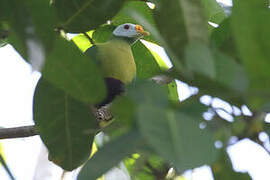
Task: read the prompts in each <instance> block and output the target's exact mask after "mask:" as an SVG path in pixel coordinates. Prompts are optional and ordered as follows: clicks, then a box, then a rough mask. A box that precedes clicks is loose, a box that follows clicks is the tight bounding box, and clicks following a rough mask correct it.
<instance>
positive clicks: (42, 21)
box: [26, 0, 56, 52]
mask: <svg viewBox="0 0 270 180" xmlns="http://www.w3.org/2000/svg"><path fill="white" fill-rule="evenodd" d="M26 3H27V7H28V8H29V13H30V15H31V17H32V21H33V24H34V26H35V33H36V34H37V37H38V39H39V40H40V41H41V43H42V45H43V46H44V48H45V50H46V52H50V50H51V49H52V44H53V42H54V39H55V38H56V36H55V35H56V33H55V23H56V16H55V13H54V11H53V8H52V6H51V5H50V2H49V1H48V0H44V1H36V0H28V1H26Z"/></svg>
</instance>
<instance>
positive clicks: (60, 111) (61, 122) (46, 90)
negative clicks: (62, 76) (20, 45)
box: [33, 78, 97, 171]
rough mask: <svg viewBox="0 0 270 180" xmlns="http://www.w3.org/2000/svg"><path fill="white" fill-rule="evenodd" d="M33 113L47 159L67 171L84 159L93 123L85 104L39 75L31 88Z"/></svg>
mask: <svg viewBox="0 0 270 180" xmlns="http://www.w3.org/2000/svg"><path fill="white" fill-rule="evenodd" d="M33 112H34V121H35V124H36V127H37V131H38V132H39V134H40V137H41V139H42V141H43V142H44V144H45V145H46V146H47V148H48V150H49V159H50V160H51V161H53V162H54V163H56V164H57V165H59V166H61V167H62V168H63V169H65V170H68V171H70V170H73V169H75V168H77V167H78V166H80V165H82V164H83V163H84V162H85V161H86V160H87V159H88V157H89V155H90V152H91V145H92V142H93V139H94V136H95V133H96V129H97V123H96V120H95V118H94V117H93V115H92V114H91V110H90V108H89V106H88V105H87V104H84V103H81V102H79V101H77V100H75V99H74V98H72V97H71V96H69V95H68V94H67V93H66V92H64V91H62V90H60V89H58V88H56V87H55V86H53V85H52V84H51V83H49V82H48V81H46V80H45V79H44V78H41V79H40V81H39V82H38V85H37V87H36V90H35V96H34V110H33Z"/></svg>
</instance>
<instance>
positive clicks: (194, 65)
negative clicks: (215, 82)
mask: <svg viewBox="0 0 270 180" xmlns="http://www.w3.org/2000/svg"><path fill="white" fill-rule="evenodd" d="M185 61H186V65H187V68H189V69H190V70H191V71H193V72H197V73H200V74H201V75H204V76H207V77H208V78H210V79H215V77H216V68H215V60H214V57H213V54H212V51H211V50H210V49H209V48H208V47H207V46H206V45H204V44H203V43H199V42H193V43H190V44H189V45H187V46H186V47H185Z"/></svg>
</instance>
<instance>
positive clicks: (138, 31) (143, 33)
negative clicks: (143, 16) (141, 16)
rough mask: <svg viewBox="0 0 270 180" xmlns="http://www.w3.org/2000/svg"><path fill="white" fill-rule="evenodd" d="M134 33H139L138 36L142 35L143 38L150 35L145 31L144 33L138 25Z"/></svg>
mask: <svg viewBox="0 0 270 180" xmlns="http://www.w3.org/2000/svg"><path fill="white" fill-rule="evenodd" d="M135 28H136V32H137V33H139V34H141V35H144V36H149V35H150V33H149V32H147V31H145V30H144V29H143V27H142V26H140V25H137V24H136V27H135Z"/></svg>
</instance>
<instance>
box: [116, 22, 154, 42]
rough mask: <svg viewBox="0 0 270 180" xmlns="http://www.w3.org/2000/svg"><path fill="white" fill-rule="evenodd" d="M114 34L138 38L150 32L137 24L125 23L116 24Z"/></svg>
mask: <svg viewBox="0 0 270 180" xmlns="http://www.w3.org/2000/svg"><path fill="white" fill-rule="evenodd" d="M113 34H114V35H115V36H120V37H128V38H140V37H142V36H149V35H150V33H149V32H147V31H145V30H144V29H143V27H142V26H140V25H137V24H131V23H125V24H121V25H119V26H117V27H116V28H115V30H114V31H113Z"/></svg>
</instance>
